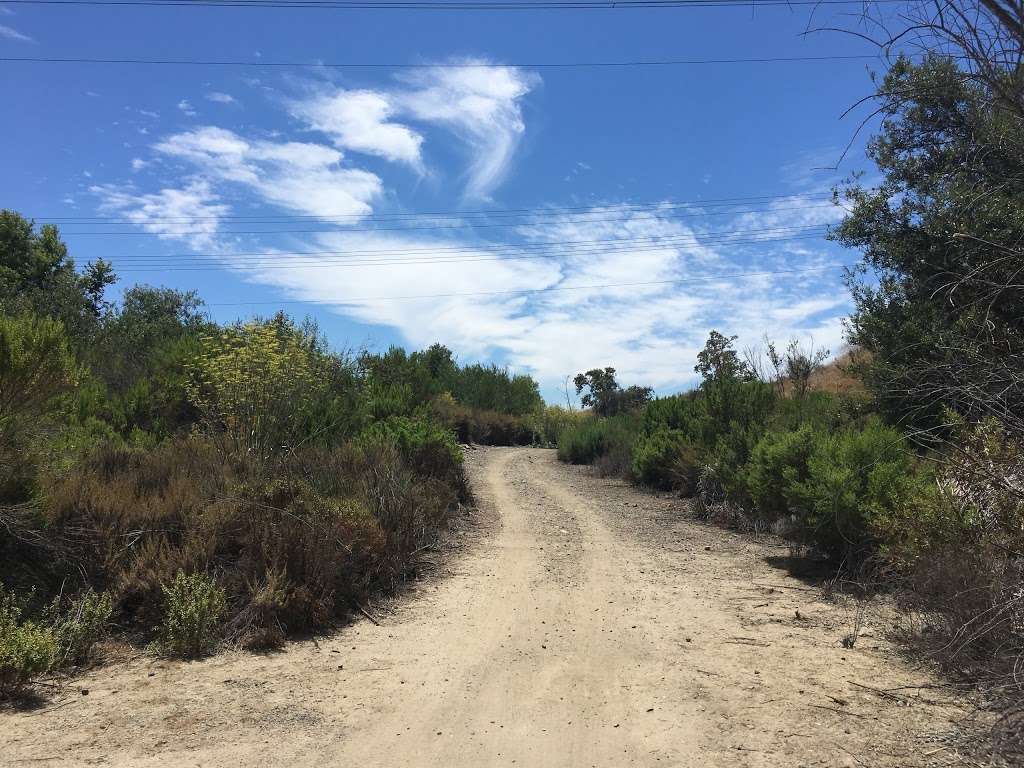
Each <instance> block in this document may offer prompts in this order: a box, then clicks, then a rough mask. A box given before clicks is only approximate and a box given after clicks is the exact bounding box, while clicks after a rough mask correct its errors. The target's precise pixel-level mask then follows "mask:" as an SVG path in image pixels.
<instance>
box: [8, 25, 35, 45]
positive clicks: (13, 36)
mask: <svg viewBox="0 0 1024 768" xmlns="http://www.w3.org/2000/svg"><path fill="white" fill-rule="evenodd" d="M0 37H5V38H7V39H8V40H17V41H18V42H20V43H34V42H35V39H34V38H32V37H29V36H28V35H26V34H24V33H23V32H19V31H18V30H16V29H15V28H14V27H8V26H7V25H6V24H0Z"/></svg>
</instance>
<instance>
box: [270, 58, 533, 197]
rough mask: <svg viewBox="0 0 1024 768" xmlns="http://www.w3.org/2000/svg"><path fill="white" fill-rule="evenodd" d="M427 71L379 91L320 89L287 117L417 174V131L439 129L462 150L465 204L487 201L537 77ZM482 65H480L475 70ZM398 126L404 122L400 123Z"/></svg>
mask: <svg viewBox="0 0 1024 768" xmlns="http://www.w3.org/2000/svg"><path fill="white" fill-rule="evenodd" d="M459 63H461V64H465V65H467V66H462V67H455V66H428V67H424V68H422V69H419V70H417V71H416V72H414V73H412V74H406V75H404V76H402V77H401V78H400V79H399V81H398V82H397V83H396V84H395V85H394V86H393V87H390V88H386V89H375V90H369V89H358V90H351V89H346V88H338V87H330V86H324V85H319V86H317V87H316V88H315V89H313V93H312V94H311V95H307V96H305V97H302V98H298V99H293V100H291V102H290V110H291V112H292V114H293V115H294V116H295V117H297V118H299V119H301V120H303V121H304V122H305V123H306V124H307V125H308V126H309V127H310V128H311V129H313V130H316V131H319V132H321V133H324V134H326V135H327V136H329V137H330V138H331V140H332V141H333V142H334V143H335V145H336V146H337V147H339V148H340V149H344V150H352V151H355V152H364V153H367V154H371V155H377V156H379V157H383V158H385V159H387V160H389V161H392V162H399V163H404V164H406V165H408V166H410V167H412V168H413V169H415V170H416V171H417V172H419V173H422V172H424V168H425V162H424V159H423V155H422V148H423V145H424V135H423V132H422V130H421V129H420V128H418V127H412V126H411V125H409V123H417V124H422V125H423V126H424V127H431V126H436V127H441V128H444V129H446V130H447V131H449V132H451V133H452V134H454V135H455V136H456V137H457V138H458V139H459V141H460V143H461V144H462V145H463V146H464V147H465V149H466V152H467V154H468V166H467V168H466V170H465V173H464V175H465V197H467V198H472V199H487V198H489V197H490V195H491V193H492V192H493V191H494V190H495V189H496V188H497V187H498V185H499V184H501V182H502V181H503V180H504V178H505V176H506V174H507V173H508V170H509V166H510V164H511V161H512V158H513V156H514V154H515V150H516V147H517V146H518V145H519V141H520V139H521V138H522V135H523V133H524V132H525V130H526V126H525V123H524V121H523V114H522V102H523V99H525V97H526V96H527V95H528V94H529V93H530V91H531V90H533V89H534V88H536V87H537V85H539V84H540V82H541V81H540V77H539V76H538V75H536V74H534V73H530V72H526V71H524V70H522V69H519V68H517V67H502V66H490V65H488V66H483V65H487V64H488V62H486V61H484V60H480V59H470V60H464V61H461V62H459ZM475 65H481V66H475ZM403 121H404V122H403Z"/></svg>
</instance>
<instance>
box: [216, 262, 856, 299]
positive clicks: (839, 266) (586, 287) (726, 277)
mask: <svg viewBox="0 0 1024 768" xmlns="http://www.w3.org/2000/svg"><path fill="white" fill-rule="evenodd" d="M852 266H853V265H852V264H829V265H827V266H822V267H804V268H800V269H779V270H771V271H765V272H733V273H731V274H730V273H722V274H719V275H703V276H701V277H690V278H680V279H678V280H650V281H645V282H638V283H603V284H601V285H567V286H552V287H550V288H530V289H523V290H513V291H470V292H467V293H425V294H419V295H406V296H361V297H346V298H337V299H285V300H281V301H233V302H208V303H206V306H208V307H244V306H255V305H257V304H316V305H320V304H326V305H331V306H336V305H343V304H355V303H359V302H365V301H404V300H407V299H447V298H454V297H459V296H516V295H529V294H538V293H555V292H559V291H585V290H602V289H605V288H634V287H641V286H652V285H683V284H685V283H696V282H704V281H708V280H732V279H735V278H737V277H763V276H768V275H788V274H796V273H806V272H823V271H825V270H829V269H846V268H849V267H852Z"/></svg>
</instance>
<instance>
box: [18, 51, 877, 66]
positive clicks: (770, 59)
mask: <svg viewBox="0 0 1024 768" xmlns="http://www.w3.org/2000/svg"><path fill="white" fill-rule="evenodd" d="M880 58H881V57H880V56H879V55H878V54H852V55H849V56H765V57H754V58H732V59H729V58H724V59H639V60H630V61H567V62H551V61H547V62H545V61H532V62H508V63H497V62H465V63H453V62H447V63H441V64H421V63H408V62H390V63H389V62H372V63H371V62H299V61H238V60H226V59H136V58H90V57H62V56H0V63H8V64H121V65H131V66H136V65H146V66H176V67H192V66H200V67H294V68H309V67H323V68H328V69H492V68H501V67H517V68H521V69H597V68H628V67H683V66H702V65H713V64H784V63H799V62H825V61H865V60H869V59H874V60H878V59H880Z"/></svg>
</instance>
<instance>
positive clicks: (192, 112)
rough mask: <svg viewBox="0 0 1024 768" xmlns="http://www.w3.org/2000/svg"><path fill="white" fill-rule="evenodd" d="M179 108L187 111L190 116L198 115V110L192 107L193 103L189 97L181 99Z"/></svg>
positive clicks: (184, 111)
mask: <svg viewBox="0 0 1024 768" xmlns="http://www.w3.org/2000/svg"><path fill="white" fill-rule="evenodd" d="M178 109H180V110H181V111H182V112H183V113H185V114H186V115H188V116H189V117H195V116H196V111H195V109H194V108H193V107H192V103H191V102H190V101H189V100H188V99H182V100H181V101H179V102H178Z"/></svg>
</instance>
